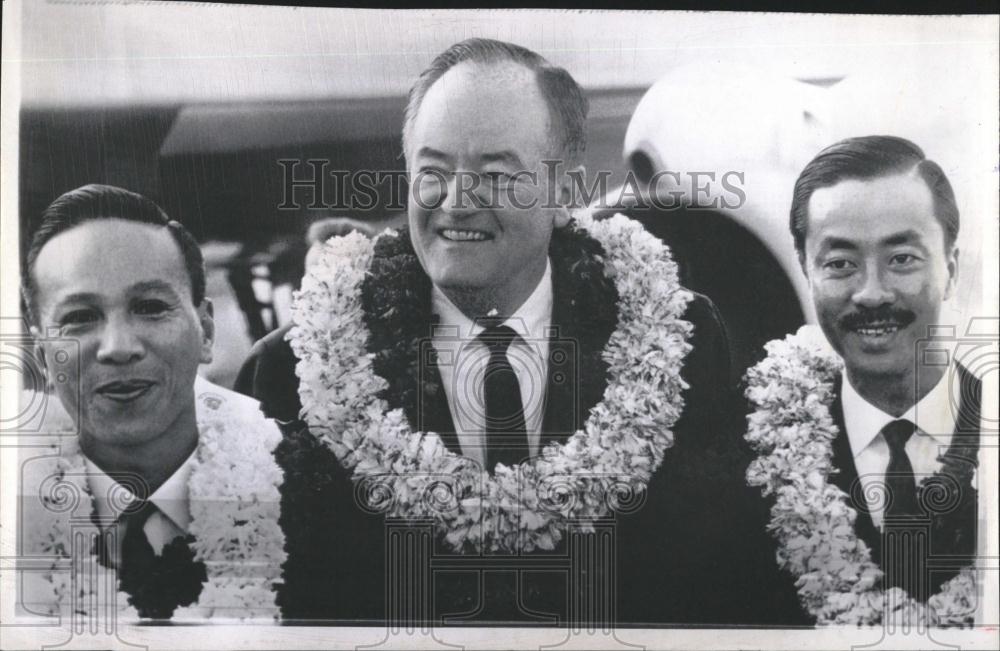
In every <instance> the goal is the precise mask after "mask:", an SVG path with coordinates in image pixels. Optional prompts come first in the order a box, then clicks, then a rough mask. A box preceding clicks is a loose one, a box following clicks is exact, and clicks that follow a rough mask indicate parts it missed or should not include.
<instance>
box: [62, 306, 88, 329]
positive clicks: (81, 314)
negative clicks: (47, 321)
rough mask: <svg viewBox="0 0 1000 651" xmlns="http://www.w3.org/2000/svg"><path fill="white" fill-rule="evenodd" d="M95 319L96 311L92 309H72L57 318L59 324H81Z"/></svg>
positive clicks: (63, 325)
mask: <svg viewBox="0 0 1000 651" xmlns="http://www.w3.org/2000/svg"><path fill="white" fill-rule="evenodd" d="M95 321H97V312H95V311H94V310H73V311H72V312H67V313H66V314H64V315H62V316H61V317H60V318H59V326H60V327H65V326H81V325H87V324H90V323H94V322H95Z"/></svg>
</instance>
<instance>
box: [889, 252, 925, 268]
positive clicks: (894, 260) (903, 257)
mask: <svg viewBox="0 0 1000 651" xmlns="http://www.w3.org/2000/svg"><path fill="white" fill-rule="evenodd" d="M918 259H919V258H917V256H915V255H912V254H910V253H897V254H896V255H894V256H892V257H891V258H889V262H890V263H891V264H894V265H905V264H911V263H913V262H916V261H917V260H918Z"/></svg>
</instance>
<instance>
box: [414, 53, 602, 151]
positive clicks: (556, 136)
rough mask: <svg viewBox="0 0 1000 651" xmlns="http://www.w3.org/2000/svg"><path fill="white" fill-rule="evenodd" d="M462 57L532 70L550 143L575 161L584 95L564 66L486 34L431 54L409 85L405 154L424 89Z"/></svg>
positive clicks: (580, 147)
mask: <svg viewBox="0 0 1000 651" xmlns="http://www.w3.org/2000/svg"><path fill="white" fill-rule="evenodd" d="M466 61H470V62H474V63H480V64H487V65H488V64H497V63H504V62H511V63H516V64H520V65H522V66H524V67H525V68H527V69H528V70H531V71H533V72H534V73H535V79H536V81H537V82H538V88H539V90H540V91H541V93H542V96H543V97H544V98H545V102H546V103H547V104H548V106H549V116H550V118H551V121H552V127H553V131H554V133H553V134H552V136H553V144H554V145H555V146H556V147H558V149H559V151H560V152H561V153H562V154H563V155H565V157H566V161H567V163H577V162H579V160H580V158H581V157H582V156H583V152H584V150H585V149H586V146H587V138H586V134H585V133H584V125H585V124H586V121H587V98H586V97H584V95H583V91H582V90H581V89H580V86H579V85H578V84H577V83H576V81H575V80H574V79H573V77H572V76H571V75H570V74H569V73H568V72H566V70H565V69H564V68H560V67H559V66H554V65H552V64H551V63H549V62H548V61H547V60H546V59H545V58H544V57H542V56H541V55H539V54H536V53H534V52H532V51H531V50H529V49H527V48H524V47H521V46H520V45H514V44H513V43H505V42H503V41H494V40H492V39H488V38H470V39H467V40H465V41H462V42H460V43H456V44H454V45H452V46H451V47H449V48H448V49H447V50H445V51H444V52H442V53H441V54H439V55H437V57H435V59H434V61H432V62H431V65H430V67H429V68H427V69H426V70H424V71H423V72H422V73H421V74H420V77H419V78H418V79H417V82H416V83H415V84H414V85H413V87H412V88H411V89H410V95H409V101H408V102H407V104H406V115H405V119H404V122H403V151H404V153H406V155H409V145H410V141H411V138H412V133H413V125H414V122H415V121H416V118H417V113H418V112H419V111H420V105H421V104H423V102H424V97H425V96H426V95H427V91H428V90H430V88H431V86H433V85H434V82H436V81H437V80H438V79H440V78H441V77H442V76H443V75H444V74H445V73H446V72H448V71H449V70H451V69H452V68H454V67H455V66H457V65H458V64H460V63H464V62H466Z"/></svg>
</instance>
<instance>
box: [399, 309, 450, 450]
mask: <svg viewBox="0 0 1000 651" xmlns="http://www.w3.org/2000/svg"><path fill="white" fill-rule="evenodd" d="M437 324H438V316H437V315H431V318H430V326H431V327H430V328H429V329H428V332H429V333H433V332H434V326H436V325H437ZM418 349H419V351H420V352H419V353H418V354H419V355H420V357H421V359H420V360H419V361H418V362H417V363H418V365H419V372H420V375H421V377H420V386H421V387H423V389H422V390H421V392H420V399H419V401H418V404H417V409H418V410H419V413H418V414H417V420H418V422H417V423H414V422H413V419H412V418H411V419H410V427H412V428H413V429H414V430H415V431H424V432H437V434H438V436H440V437H441V441H442V442H443V443H444V444H445V447H447V448H448V450H449V451H451V452H453V453H455V454H458V455H461V454H462V445H461V443H459V441H458V434H457V433H456V432H455V423H454V421H453V420H452V418H451V409H450V408H449V406H448V395H447V394H446V393H445V392H444V382H443V381H442V380H441V371H440V370H439V369H438V358H437V353H436V352H435V349H434V345H433V343H432V340H431V334H429V335H428V336H427V337H426V338H424V339H422V340H421V342H420V345H419V346H418Z"/></svg>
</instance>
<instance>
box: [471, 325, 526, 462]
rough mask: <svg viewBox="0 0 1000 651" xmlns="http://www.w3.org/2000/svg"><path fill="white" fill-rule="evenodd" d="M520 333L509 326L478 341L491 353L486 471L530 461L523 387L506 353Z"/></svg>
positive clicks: (485, 382)
mask: <svg viewBox="0 0 1000 651" xmlns="http://www.w3.org/2000/svg"><path fill="white" fill-rule="evenodd" d="M516 336H517V333H515V332H514V330H512V329H511V328H509V327H508V326H494V327H491V328H487V329H486V330H484V331H483V332H482V333H480V335H479V337H478V339H479V341H480V342H482V343H483V344H484V345H485V346H486V347H487V348H489V350H490V361H489V363H488V364H487V366H486V377H485V378H484V380H483V395H484V397H485V402H486V469H487V470H489V471H492V470H493V468H494V467H496V464H497V463H502V464H504V465H506V466H515V465H517V464H519V463H520V462H521V461H523V460H524V459H526V458H527V457H528V436H527V432H526V429H525V425H524V406H523V405H522V404H521V385H520V384H519V383H518V381H517V375H516V374H515V373H514V369H513V367H511V365H510V361H509V360H508V359H507V350H508V349H509V347H510V344H511V342H512V341H513V340H514V337H516Z"/></svg>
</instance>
